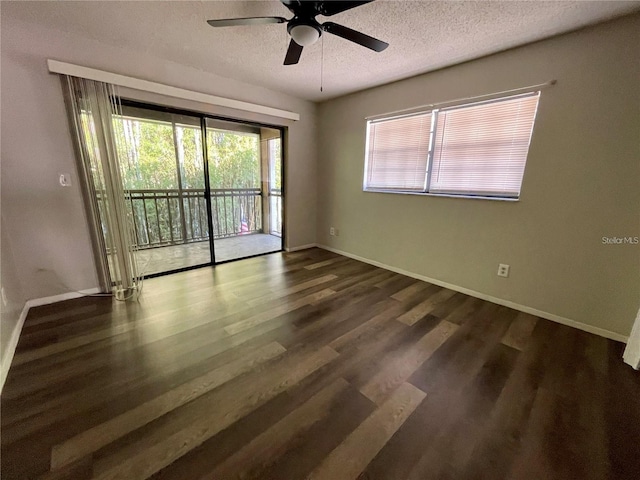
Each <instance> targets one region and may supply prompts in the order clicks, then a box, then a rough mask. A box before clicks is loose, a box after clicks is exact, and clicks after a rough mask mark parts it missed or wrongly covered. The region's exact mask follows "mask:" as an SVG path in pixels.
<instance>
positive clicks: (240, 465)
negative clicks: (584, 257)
mask: <svg viewBox="0 0 640 480" xmlns="http://www.w3.org/2000/svg"><path fill="white" fill-rule="evenodd" d="M307 267H310V268H307ZM329 290H330V291H331V292H329ZM622 349H623V345H622V344H620V343H617V342H613V341H610V340H607V339H604V338H601V337H596V336H594V335H591V334H588V333H586V332H582V331H578V330H575V329H573V328H570V327H567V326H564V325H559V324H556V323H553V322H549V321H547V320H543V319H539V318H536V317H532V316H530V315H527V314H523V313H520V312H516V311H515V310H512V309H509V308H506V307H502V306H498V305H494V304H491V303H489V302H485V301H483V300H480V299H477V298H472V297H468V296H466V295H464V294H462V293H454V292H450V291H448V290H446V289H442V288H440V287H438V286H435V285H430V284H428V283H426V282H419V281H417V280H415V279H413V278H409V277H406V276H404V275H400V274H396V273H394V272H390V271H386V270H382V269H379V268H377V267H374V266H371V265H368V264H365V263H362V262H358V261H356V260H352V259H349V258H345V257H341V256H340V255H337V254H334V253H332V252H327V251H323V250H321V249H317V248H314V249H309V250H306V251H302V252H296V253H295V254H287V253H279V254H273V255H268V256H265V257H256V258H252V259H248V260H243V261H239V262H236V263H230V264H225V265H221V266H218V267H215V268H203V269H199V270H193V271H189V272H182V273H179V274H176V275H171V276H167V277H161V278H155V279H151V280H148V281H147V284H146V286H145V292H144V294H143V295H142V297H141V298H140V301H139V302H126V303H121V302H116V301H113V299H111V298H93V297H87V298H79V299H74V300H69V301H65V302H60V303H58V304H52V305H45V306H41V307H37V308H33V309H31V310H30V313H29V317H28V318H27V321H26V323H25V329H24V330H23V335H22V336H21V338H20V341H19V345H18V349H17V355H16V361H15V362H14V364H13V365H12V368H11V370H10V371H9V376H8V378H7V381H6V383H5V386H4V391H3V394H2V397H1V398H0V403H1V405H0V407H1V408H2V416H1V417H0V428H1V429H2V436H1V438H0V449H1V451H0V475H1V476H2V478H3V479H6V480H14V479H20V480H24V479H31V478H33V479H36V478H40V479H77V480H83V479H88V478H101V477H102V478H127V479H135V478H148V477H151V478H154V479H156V480H158V479H165V480H168V479H175V480H182V479H185V478H195V479H197V478H225V479H226V478H229V479H231V478H245V479H251V478H253V479H260V480H267V479H273V480H276V479H277V480H283V479H300V478H306V477H308V476H312V477H313V476H316V475H317V476H323V475H327V476H328V477H330V478H332V479H333V478H338V479H339V478H342V476H345V477H348V478H355V477H358V478H360V479H393V480H406V479H412V478H413V479H418V478H419V479H421V480H423V479H425V478H477V479H482V478H486V479H492V480H493V479H494V478H513V479H518V480H519V479H520V478H583V479H585V480H590V479H594V480H595V479H598V480H599V479H602V478H611V479H613V478H616V479H618V478H620V479H634V480H635V479H637V478H640V460H639V459H640V457H639V456H638V455H636V452H635V449H634V448H633V446H635V445H637V444H638V443H639V442H640V403H638V402H634V401H633V399H635V398H640V375H638V372H635V371H633V370H631V369H630V368H628V367H627V366H626V365H624V364H623V363H622V361H621V356H622ZM362 392H364V393H362ZM403 392H404V393H403ZM425 392H426V396H425ZM365 395H366V396H365ZM403 395H405V397H406V398H405V397H403V398H401V397H402V396H403ZM630 399H631V400H630ZM374 402H376V403H374ZM390 402H391V403H390ZM394 402H395V403H394ZM393 405H396V406H398V405H407V408H402V407H401V406H400V407H399V408H395V407H394V406H393Z"/></svg>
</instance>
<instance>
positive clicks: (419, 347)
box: [360, 321, 458, 405]
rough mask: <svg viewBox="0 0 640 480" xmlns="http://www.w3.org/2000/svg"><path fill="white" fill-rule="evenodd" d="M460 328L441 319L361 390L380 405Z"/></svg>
mask: <svg viewBox="0 0 640 480" xmlns="http://www.w3.org/2000/svg"><path fill="white" fill-rule="evenodd" d="M457 328H458V326H457V325H455V324H453V323H449V322H447V321H441V322H440V323H439V324H438V325H437V326H436V327H435V328H434V329H433V330H431V331H430V332H429V333H427V334H426V335H425V336H424V337H422V338H421V339H420V340H419V341H418V342H416V343H415V344H414V345H413V346H412V347H410V348H409V349H407V350H405V351H403V352H402V355H400V356H398V358H396V359H394V361H393V362H390V363H388V364H387V365H386V366H385V368H384V369H383V370H381V371H380V372H379V373H377V374H376V375H375V376H374V377H373V378H372V379H371V380H369V381H368V382H367V383H366V384H365V385H364V386H363V387H362V388H361V389H360V391H361V392H362V394H363V395H364V396H365V397H367V398H368V399H369V400H371V401H372V402H374V403H377V404H378V405H380V404H381V403H382V402H383V401H384V399H385V398H387V396H388V395H389V393H390V392H392V391H393V390H395V389H396V388H397V387H398V386H400V385H402V384H403V383H404V382H406V380H407V379H408V378H409V377H410V376H411V374H413V372H414V371H415V370H416V369H417V368H418V367H419V366H420V365H422V364H423V363H424V362H425V361H426V360H427V359H428V358H429V357H430V356H431V355H432V354H433V352H435V351H436V350H437V349H438V348H439V347H440V346H441V345H442V344H443V343H444V342H446V341H447V340H448V338H449V337H450V336H451V335H453V333H454V332H455V331H456V329H457Z"/></svg>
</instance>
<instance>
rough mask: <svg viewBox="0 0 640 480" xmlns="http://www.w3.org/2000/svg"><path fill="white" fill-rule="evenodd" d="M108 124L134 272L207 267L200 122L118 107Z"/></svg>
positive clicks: (209, 259)
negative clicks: (114, 138)
mask: <svg viewBox="0 0 640 480" xmlns="http://www.w3.org/2000/svg"><path fill="white" fill-rule="evenodd" d="M114 125H115V132H116V135H119V136H121V137H123V138H124V139H125V140H126V141H124V142H119V143H120V144H121V145H124V146H125V147H121V148H122V149H123V151H120V152H118V153H119V157H120V159H121V169H122V179H123V184H124V190H125V199H126V202H127V206H128V208H129V213H130V215H131V218H132V219H133V224H134V227H135V240H136V244H137V245H136V246H137V253H136V256H137V261H138V269H139V271H140V272H141V273H142V274H144V275H156V274H159V273H164V272H169V271H174V270H182V269H185V268H190V267H195V266H199V265H208V264H210V263H211V253H210V247H209V230H208V219H207V208H206V201H205V195H204V193H205V179H204V160H203V148H202V133H201V126H200V119H199V118H198V117H190V116H186V115H175V114H171V113H165V112H158V111H155V110H151V109H145V108H137V107H130V106H123V108H122V116H120V117H118V118H116V119H115V122H114Z"/></svg>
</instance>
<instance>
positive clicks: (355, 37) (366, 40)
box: [320, 22, 389, 52]
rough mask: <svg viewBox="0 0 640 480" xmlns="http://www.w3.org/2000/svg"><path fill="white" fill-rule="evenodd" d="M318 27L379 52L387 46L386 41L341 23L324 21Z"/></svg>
mask: <svg viewBox="0 0 640 480" xmlns="http://www.w3.org/2000/svg"><path fill="white" fill-rule="evenodd" d="M320 27H321V28H322V30H324V31H325V32H327V33H332V34H334V35H337V36H338V37H342V38H344V39H346V40H349V41H352V42H354V43H357V44H358V45H362V46H363V47H367V48H370V49H371V50H374V51H376V52H381V51H383V50H384V49H385V48H387V47H388V46H389V44H388V43H387V42H383V41H382V40H378V39H377V38H373V37H370V36H369V35H365V34H364V33H362V32H358V31H357V30H352V29H350V28H347V27H345V26H343V25H338V24H337V23H333V22H325V23H323V24H322V25H320Z"/></svg>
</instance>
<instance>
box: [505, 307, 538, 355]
mask: <svg viewBox="0 0 640 480" xmlns="http://www.w3.org/2000/svg"><path fill="white" fill-rule="evenodd" d="M537 322H538V317H534V316H533V315H529V314H528V313H519V314H518V316H517V317H516V318H515V319H514V320H513V322H511V326H510V327H509V330H507V333H505V334H504V337H502V343H503V344H504V345H507V346H508V347H512V348H515V349H516V350H520V351H522V350H524V349H525V347H526V345H527V343H528V342H529V339H530V338H531V333H532V332H533V329H534V328H535V326H536V323H537Z"/></svg>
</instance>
